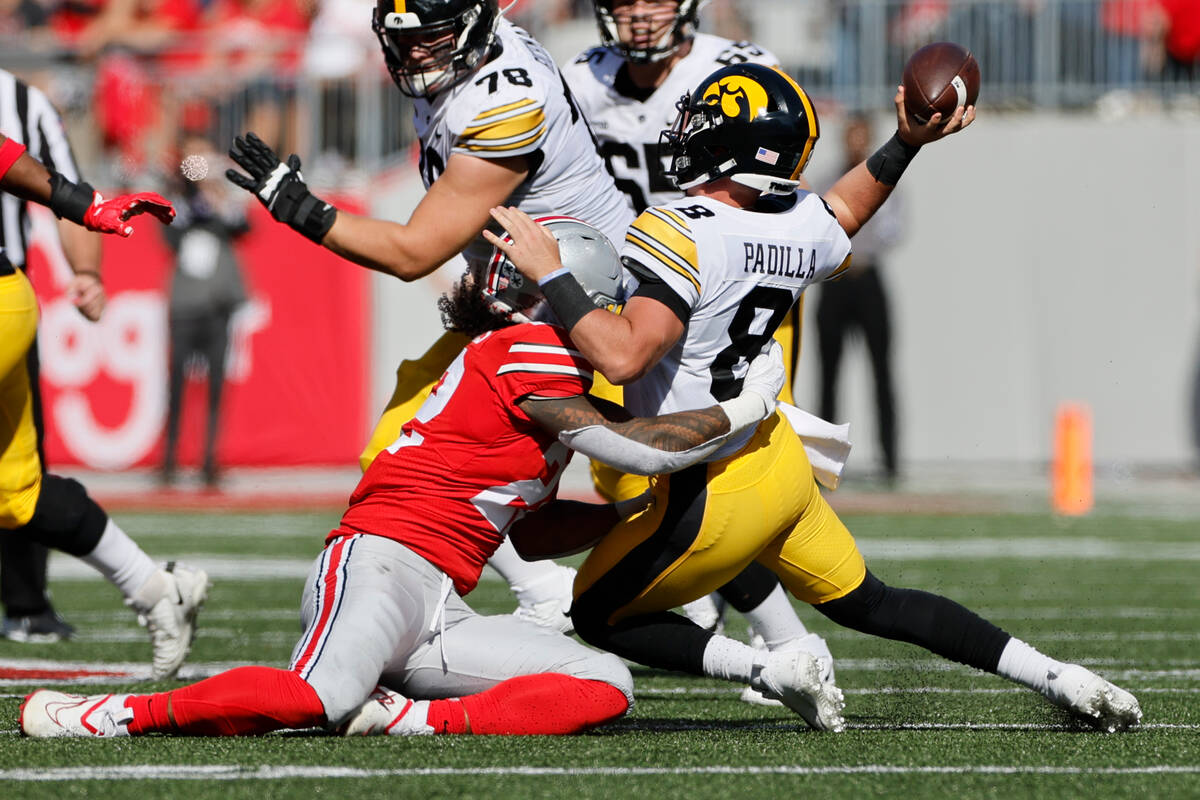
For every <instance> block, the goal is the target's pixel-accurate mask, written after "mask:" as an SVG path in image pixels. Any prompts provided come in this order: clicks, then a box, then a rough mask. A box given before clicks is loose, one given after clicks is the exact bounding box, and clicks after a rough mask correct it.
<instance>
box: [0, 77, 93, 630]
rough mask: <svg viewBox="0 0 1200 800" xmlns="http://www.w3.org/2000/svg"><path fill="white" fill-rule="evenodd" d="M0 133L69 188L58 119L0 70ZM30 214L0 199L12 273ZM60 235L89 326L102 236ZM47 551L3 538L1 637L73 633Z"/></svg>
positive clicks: (73, 176) (70, 162) (67, 150)
mask: <svg viewBox="0 0 1200 800" xmlns="http://www.w3.org/2000/svg"><path fill="white" fill-rule="evenodd" d="M0 133H3V134H4V135H5V136H7V137H8V138H9V139H12V140H14V141H16V142H19V143H20V144H23V145H25V147H26V149H27V151H28V152H29V154H30V155H32V156H34V157H35V158H37V159H38V160H39V161H41V162H42V163H43V164H45V165H46V167H48V168H49V169H52V170H55V171H57V172H59V173H61V174H62V175H63V176H64V177H66V178H67V179H69V180H70V181H72V182H74V183H78V182H79V180H80V175H79V168H78V167H77V166H76V164H75V158H74V156H73V155H72V153H71V145H70V143H68V141H67V135H66V130H65V128H64V126H63V123H62V119H61V118H60V117H59V115H58V112H57V111H56V110H55V109H54V106H52V105H51V104H50V101H49V100H48V99H47V98H46V95H45V94H43V93H42V92H41V91H39V90H38V89H36V88H34V87H32V86H29V85H28V84H26V83H25V82H23V81H21V80H19V79H18V78H17V77H16V76H14V75H13V74H12V73H10V72H6V71H4V70H2V69H0ZM29 235H30V226H29V208H28V204H27V203H26V201H24V200H21V199H20V198H17V197H15V196H13V195H11V194H8V193H3V194H0V248H3V252H4V255H6V256H7V257H8V260H9V262H11V263H12V265H13V266H14V267H17V268H19V269H22V270H24V269H26V266H27V265H26V260H25V259H26V251H27V249H28V246H29ZM58 235H59V240H60V242H61V243H62V248H63V252H64V253H65V254H66V257H67V263H68V264H70V266H71V269H72V271H73V272H74V273H75V276H74V278H73V279H72V281H71V285H70V287H69V289H68V293H69V296H70V297H71V298H72V299H73V300H74V302H75V304H76V305H77V306H78V307H79V310H80V312H81V313H82V314H83V315H84V316H85V317H87V318H88V319H89V320H92V321H93V322H94V321H96V320H98V319H99V318H100V314H101V313H102V312H103V311H104V306H105V303H106V300H107V298H106V296H105V294H104V286H103V285H102V284H101V282H100V251H101V236H102V235H101V234H99V233H93V232H92V231H89V230H87V229H86V228H83V227H81V226H79V225H77V224H75V223H73V222H71V221H69V220H66V219H60V220H58ZM26 360H27V363H28V368H29V378H30V384H31V388H32V390H33V419H34V426H35V427H36V428H37V434H38V455H39V456H40V457H41V463H42V470H43V471H45V469H46V458H45V452H44V450H43V447H42V440H43V435H44V427H43V419H42V403H41V392H40V391H39V389H38V350H37V343H36V342H35V343H34V345H33V346H32V347H30V348H29V352H28V355H27V356H26ZM47 552H48V551H47V549H46V547H45V546H44V545H42V544H39V543H37V542H34V541H31V539H30V538H29V537H25V536H3V535H0V604H3V606H4V627H3V635H4V636H5V637H6V638H8V639H11V640H13V641H18V642H56V641H59V640H60V639H63V638H67V637H69V636H71V634H72V633H74V629H73V628H72V627H71V626H70V625H68V624H67V623H66V622H64V621H63V620H62V618H61V617H59V616H58V614H57V613H56V612H55V611H54V607H53V606H52V605H51V604H50V598H49V596H48V594H47V592H46V562H47Z"/></svg>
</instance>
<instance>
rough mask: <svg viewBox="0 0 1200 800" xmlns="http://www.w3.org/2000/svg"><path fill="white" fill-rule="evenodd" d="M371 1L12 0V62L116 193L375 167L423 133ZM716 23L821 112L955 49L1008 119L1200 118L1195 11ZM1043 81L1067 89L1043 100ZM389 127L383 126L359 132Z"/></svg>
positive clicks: (791, 4) (767, 7)
mask: <svg viewBox="0 0 1200 800" xmlns="http://www.w3.org/2000/svg"><path fill="white" fill-rule="evenodd" d="M373 6H374V3H373V2H372V0H0V67H5V68H7V69H10V70H12V71H15V72H17V73H18V74H20V75H22V77H25V78H26V79H27V80H29V81H30V82H31V83H33V84H35V85H39V86H41V88H43V89H45V90H46V91H47V92H48V93H49V94H50V96H51V98H52V99H53V100H54V102H55V103H56V104H57V105H58V106H59V107H60V108H62V109H63V110H64V111H65V112H66V116H67V118H68V120H70V121H71V122H72V123H73V124H72V127H73V128H76V129H82V130H84V131H86V134H87V136H86V137H81V136H80V134H79V131H78V130H73V131H72V134H73V138H74V139H75V140H76V142H77V145H76V146H77V147H80V146H82V147H83V149H84V151H85V152H84V153H82V156H83V158H82V160H83V161H84V162H85V163H87V164H88V165H90V166H92V167H93V168H95V167H102V168H107V169H110V170H111V171H112V172H113V174H112V175H101V176H98V177H99V178H101V179H108V181H109V182H110V184H112V183H115V184H120V183H125V182H127V181H128V180H131V179H133V178H134V177H144V176H146V175H152V174H154V173H155V172H156V171H161V170H162V169H163V168H164V166H165V165H167V164H177V163H178V158H177V156H178V153H176V152H175V148H174V143H175V142H177V141H179V137H180V136H181V135H183V134H205V135H208V136H209V137H210V138H211V139H212V140H213V141H216V142H224V141H228V140H229V139H230V138H231V137H232V135H233V134H235V133H238V132H241V131H243V130H254V131H256V132H258V133H259V135H260V136H262V138H264V139H265V140H266V141H267V142H269V143H271V144H272V145H274V146H276V147H277V148H278V149H280V150H282V151H284V152H290V151H293V150H294V151H298V152H301V153H309V154H313V155H319V156H321V157H332V158H334V159H335V160H336V159H342V160H343V163H345V162H349V163H358V164H359V165H360V166H366V167H368V168H372V167H374V166H377V164H378V162H379V157H380V156H384V157H386V156H387V155H389V154H392V155H395V154H398V153H402V152H404V149H405V146H406V145H407V143H408V141H410V139H411V131H410V129H409V127H408V125H409V123H408V114H407V113H406V111H405V108H404V105H403V104H404V101H403V100H402V99H400V98H398V97H396V96H395V92H390V91H386V87H387V82H386V76H385V74H384V71H383V60H382V58H380V57H379V56H378V52H377V49H378V45H377V43H376V41H375V39H374V36H373V34H372V32H371V29H370V17H371V12H372V8H373ZM507 13H508V16H509V17H510V18H512V19H514V20H515V21H516V22H518V24H522V25H524V26H525V27H527V28H528V29H529V30H530V31H531V32H533V33H534V34H535V35H536V36H538V37H539V38H543V39H545V37H547V36H548V35H554V34H558V33H560V32H562V31H564V30H574V31H576V32H577V33H576V34H575V36H574V38H573V39H572V40H571V44H572V46H575V45H577V47H575V49H581V48H583V47H586V46H588V45H589V44H592V43H594V42H595V40H596V37H595V29H594V25H593V22H592V21H593V11H592V5H591V2H590V0H516V2H515V3H514V5H513V6H512V7H511V8H510V9H509V10H508V12H507ZM704 20H705V27H706V28H707V29H709V30H711V31H712V32H714V33H718V34H720V35H723V36H727V37H730V38H734V39H742V38H747V39H753V40H754V41H756V42H758V43H760V44H763V45H764V46H766V47H768V48H769V49H771V50H772V51H774V52H775V53H777V54H778V55H779V56H780V57H781V58H782V59H783V61H784V67H785V68H786V69H788V70H789V71H791V72H792V73H793V74H794V75H796V76H797V77H798V79H799V80H800V81H801V82H802V83H804V84H805V86H806V87H807V88H809V90H810V92H811V93H813V94H814V96H815V97H817V98H818V99H819V100H820V101H822V102H825V103H828V104H834V105H837V106H840V107H842V108H845V109H849V110H856V109H859V110H860V109H864V108H877V107H880V101H881V100H882V101H883V102H884V103H886V100H887V97H888V95H887V94H886V93H887V91H889V89H888V86H889V84H890V85H894V82H895V76H898V74H899V70H900V69H901V68H902V66H903V62H904V59H905V58H906V57H907V54H909V53H911V52H912V51H913V50H914V49H916V48H917V47H919V46H920V45H922V44H925V43H928V42H930V41H936V40H939V39H951V40H954V41H959V42H962V43H964V44H967V46H969V47H970V48H971V49H972V50H973V51H974V52H975V53H976V55H977V57H978V58H979V60H980V62H981V66H982V68H983V74H984V81H985V92H984V102H988V103H992V104H995V105H997V106H999V107H1005V106H1007V107H1016V108H1021V107H1032V106H1037V105H1042V106H1045V105H1047V104H1048V103H1049V104H1056V105H1075V106H1076V107H1078V106H1087V105H1090V104H1093V103H1095V102H1096V101H1097V98H1099V99H1100V100H1101V105H1103V103H1104V102H1108V108H1109V110H1111V111H1115V112H1116V113H1120V112H1121V111H1122V108H1123V107H1122V105H1121V104H1122V103H1125V104H1126V105H1128V104H1129V103H1131V102H1133V101H1134V100H1135V99H1136V98H1144V97H1146V96H1147V95H1148V94H1150V93H1152V92H1156V93H1157V94H1156V95H1155V96H1156V97H1157V98H1159V102H1160V104H1161V103H1162V102H1163V101H1162V98H1165V97H1168V94H1169V96H1170V97H1183V98H1184V99H1185V100H1186V101H1187V103H1184V105H1185V106H1186V105H1187V104H1188V103H1191V104H1192V105H1193V106H1196V107H1197V109H1196V110H1197V111H1200V101H1197V100H1196V96H1197V95H1196V90H1197V88H1200V0H712V2H711V3H710V4H709V5H708V7H707V9H706V11H705V14H704ZM1047 24H1052V26H1053V31H1054V33H1055V35H1054V36H1053V37H1047V36H1046V35H1044V33H1043V31H1044V26H1045V25H1047ZM589 34H590V35H589ZM1048 38H1052V39H1053V41H1052V42H1051V43H1050V45H1049V46H1050V47H1051V48H1052V49H1051V50H1050V51H1049V52H1047V51H1046V47H1047V40H1048ZM551 49H552V52H553V47H552V48H551ZM1047 65H1049V66H1047ZM1047 69H1049V70H1051V72H1052V78H1053V80H1052V81H1050V82H1048V81H1047V74H1048V73H1047V72H1046V70H1047ZM1039 70H1041V71H1040V72H1039ZM1048 83H1053V85H1054V86H1056V87H1059V89H1060V90H1056V91H1058V94H1056V95H1054V96H1052V97H1049V99H1047V95H1046V94H1045V91H1046V89H1045V87H1046V86H1047V85H1048ZM1080 87H1083V88H1080ZM371 91H373V92H375V93H376V94H375V95H374V96H368V95H367V94H366V93H367V92H371ZM1073 91H1074V92H1076V94H1072V92H1073ZM1114 103H1115V104H1114ZM1102 110H1103V109H1102ZM381 117H382V118H383V119H382V121H383V123H384V124H383V125H382V126H377V127H381V128H382V129H383V130H382V132H381V131H365V130H364V128H366V127H369V126H365V125H363V124H361V123H362V122H365V121H367V120H369V119H375V120H376V121H379V120H380V118H381ZM81 138H86V139H88V140H90V141H82V142H81ZM314 140H316V141H314ZM89 145H90V146H91V147H92V148H94V149H93V150H92V151H90V152H89V151H88V147H89ZM365 149H369V152H364V150H365ZM364 156H366V157H364Z"/></svg>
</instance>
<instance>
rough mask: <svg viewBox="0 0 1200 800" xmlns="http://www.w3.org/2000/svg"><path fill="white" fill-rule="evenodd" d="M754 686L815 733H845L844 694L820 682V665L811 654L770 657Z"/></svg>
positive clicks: (778, 652) (774, 654)
mask: <svg viewBox="0 0 1200 800" xmlns="http://www.w3.org/2000/svg"><path fill="white" fill-rule="evenodd" d="M751 685H752V686H753V687H754V688H755V689H758V690H759V691H760V692H762V694H763V695H764V696H765V697H766V698H768V699H774V700H780V701H782V702H783V704H784V705H785V706H787V707H788V708H790V709H791V710H792V711H795V712H796V713H797V714H799V715H800V716H801V717H803V718H804V721H805V722H807V723H808V724H809V726H810V727H812V728H815V729H816V730H819V731H833V732H835V733H836V732H840V731H843V730H845V729H846V721H845V720H844V719H842V709H843V708H845V707H846V701H845V699H844V698H843V696H842V690H841V689H839V688H837V686H834V685H833V684H832V683H828V684H826V683H824V682H823V681H822V680H821V665H820V663H819V662H818V661H817V658H816V656H814V655H813V654H812V653H806V652H804V651H803V650H792V651H787V652H783V651H778V650H777V651H775V652H772V653H769V654H768V655H767V661H766V664H765V665H764V666H763V668H762V671H761V672H760V673H759V674H758V676H757V678H756V679H755V681H754V682H753V683H752V684H751Z"/></svg>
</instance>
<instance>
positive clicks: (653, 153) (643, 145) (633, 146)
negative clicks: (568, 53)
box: [563, 33, 779, 214]
mask: <svg viewBox="0 0 1200 800" xmlns="http://www.w3.org/2000/svg"><path fill="white" fill-rule="evenodd" d="M745 62H751V63H754V64H766V65H767V66H775V65H776V64H778V63H779V61H778V59H776V58H775V56H774V55H772V54H771V53H769V52H767V51H766V50H763V49H762V48H761V47H757V46H756V45H753V44H751V43H750V42H734V41H730V40H729V39H722V38H721V37H719V36H710V35H708V34H704V33H700V34H697V35H696V38H695V39H693V40H692V49H691V52H689V53H688V54H687V56H686V57H684V58H683V60H681V61H680V62H679V63H678V64H676V65H675V67H674V68H673V69H672V70H671V73H670V74H669V75H668V76H667V79H666V80H665V81H663V83H662V85H661V86H659V87H658V88H657V89H655V90H654V93H653V94H651V95H650V96H649V97H647V98H645V99H644V100H642V99H639V97H640V93H639V90H638V89H637V87H635V86H634V85H633V84H632V83H630V82H629V79H628V77H626V76H625V75H624V73H621V72H620V68H621V65H622V64H624V63H625V59H624V57H623V56H622V55H621V54H620V53H619V52H618V51H617V50H616V49H614V48H612V47H593V48H592V49H591V50H585V51H584V52H583V53H581V54H580V55H579V56H578V57H577V58H575V59H574V61H573V62H572V63H570V64H567V65H566V66H565V67H563V77H565V78H566V79H567V83H568V84H570V86H571V91H572V93H574V95H575V100H576V102H577V103H578V104H579V107H580V109H582V110H583V114H584V116H585V117H587V120H588V124H589V125H591V126H592V132H593V133H595V134H596V138H597V139H598V140H599V141H600V154H601V155H602V156H604V160H605V161H607V162H608V166H609V169H611V170H612V173H613V175H614V176H615V177H616V179H617V188H618V189H620V190H621V191H622V192H624V193H625V195H626V196H627V197H628V199H629V203H630V205H631V206H632V207H633V210H634V211H636V212H637V213H639V214H640V213H641V212H642V211H644V210H645V209H646V207H647V206H654V205H661V204H663V203H670V202H671V201H672V200H675V199H676V198H678V197H679V196H680V191H679V189H677V188H676V187H675V184H674V183H672V182H671V179H670V178H668V177H667V175H666V171H667V168H668V167H669V166H670V165H671V161H670V158H668V157H664V156H661V155H660V154H659V150H658V137H659V134H660V133H662V131H663V130H665V129H667V128H669V127H671V125H672V123H674V122H675V116H676V115H677V114H678V111H677V110H676V108H675V104H676V103H677V102H679V98H681V97H683V96H684V95H685V94H691V93H692V92H693V91H695V90H696V88H697V87H698V86H699V85H700V82H701V81H703V80H704V79H705V78H707V77H708V76H709V75H711V74H712V73H713V72H715V71H716V70H718V69H720V68H721V67H727V66H729V65H730V64H741V63H745Z"/></svg>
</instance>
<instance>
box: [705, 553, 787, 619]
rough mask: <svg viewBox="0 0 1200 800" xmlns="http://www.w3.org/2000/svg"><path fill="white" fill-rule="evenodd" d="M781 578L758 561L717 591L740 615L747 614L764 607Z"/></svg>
mask: <svg viewBox="0 0 1200 800" xmlns="http://www.w3.org/2000/svg"><path fill="white" fill-rule="evenodd" d="M778 585H779V577H778V576H777V575H776V574H775V573H774V572H771V570H769V569H767V568H766V567H764V566H763V565H762V564H760V563H758V562H757V561H751V562H750V563H749V564H748V565H747V566H746V568H745V569H744V570H742V571H741V572H740V573H738V576H737V577H736V578H734V579H733V580H731V581H730V582H729V583H727V584H725V585H724V586H722V587H721V588H720V589H718V590H717V593H718V594H720V595H721V597H722V598H724V599H725V601H726V602H727V603H729V605H731V606H733V607H734V609H735V610H737V611H738V612H739V613H742V614H745V613H746V612H747V611H753V610H754V609H756V608H758V607H759V606H760V605H762V602H763V601H764V600H766V599H767V597H769V596H770V594H771V592H773V591H775V587H776V586H778Z"/></svg>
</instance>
